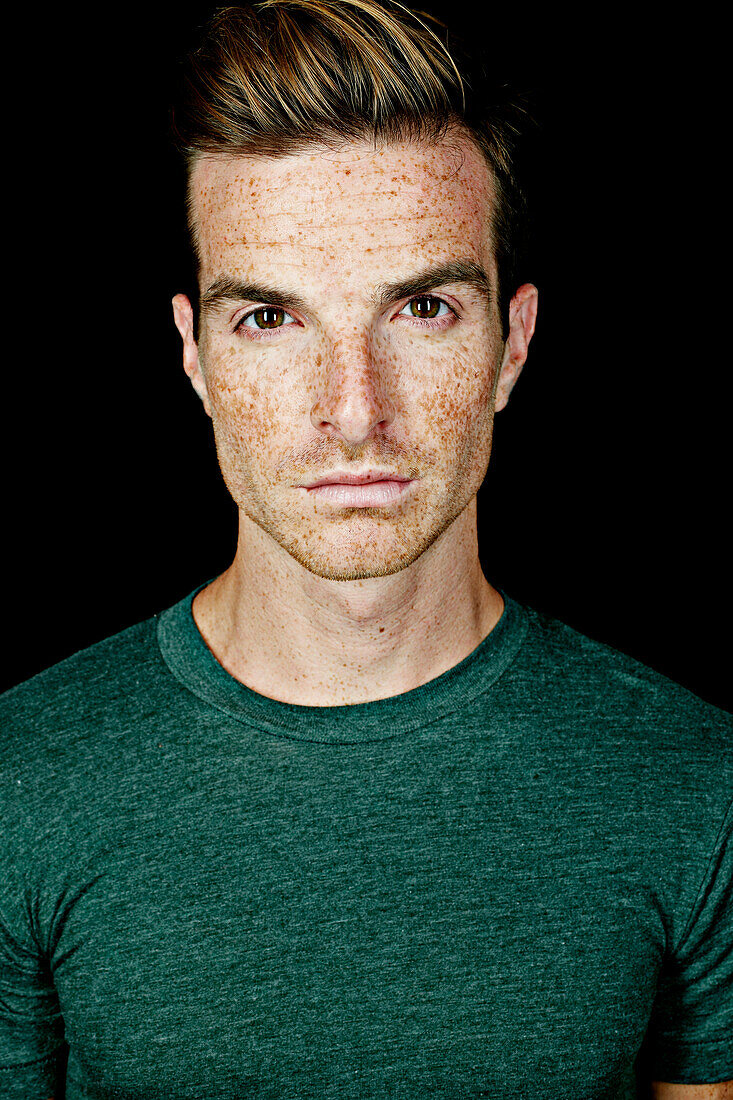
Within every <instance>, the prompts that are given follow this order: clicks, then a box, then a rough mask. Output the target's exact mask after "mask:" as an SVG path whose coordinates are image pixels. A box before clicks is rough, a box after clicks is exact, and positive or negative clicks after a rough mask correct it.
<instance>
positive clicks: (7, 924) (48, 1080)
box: [0, 872, 66, 1100]
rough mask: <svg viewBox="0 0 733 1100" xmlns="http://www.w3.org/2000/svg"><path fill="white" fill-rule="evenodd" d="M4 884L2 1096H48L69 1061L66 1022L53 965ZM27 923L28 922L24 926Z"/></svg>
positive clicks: (0, 910)
mask: <svg viewBox="0 0 733 1100" xmlns="http://www.w3.org/2000/svg"><path fill="white" fill-rule="evenodd" d="M3 878H4V881H3V883H2V884H1V888H0V1096H2V1097H3V1100H16V1098H18V1100H21V1098H22V1100H35V1098H36V1097H38V1098H39V1100H47V1098H48V1097H49V1096H51V1095H52V1094H53V1093H54V1089H55V1087H56V1085H57V1083H58V1079H59V1074H60V1072H61V1065H62V1062H63V1061H65V1053H66V1047H65V1044H64V1025H63V1020H62V1017H61V1012H60V1008H59V1002H58V997H57V995H56V990H55V989H54V987H53V982H52V977H51V973H50V968H49V967H48V965H47V964H46V962H45V960H44V959H43V957H42V954H41V952H40V951H39V949H38V947H37V945H36V944H35V942H34V940H33V936H32V933H31V928H30V921H29V920H28V919H27V917H26V918H24V914H23V910H24V909H25V906H24V905H23V900H22V897H18V896H17V894H16V896H13V894H11V891H10V883H9V881H8V876H7V875H6V874H5V872H3ZM24 926H25V927H24Z"/></svg>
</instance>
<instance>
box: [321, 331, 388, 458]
mask: <svg viewBox="0 0 733 1100" xmlns="http://www.w3.org/2000/svg"><path fill="white" fill-rule="evenodd" d="M324 361H325V371H324V373H323V374H322V375H321V376H320V377H319V380H318V390H319V396H318V398H317V400H316V402H315V404H314V405H313V407H312V409H311V414H310V417H311V424H312V425H313V427H314V428H317V429H318V431H319V432H323V434H324V435H329V436H334V437H338V438H340V439H343V440H344V442H346V443H349V444H350V445H351V446H353V447H355V446H358V444H360V443H363V442H364V441H365V440H367V439H368V438H369V436H370V435H371V434H372V433H374V432H375V431H377V430H383V429H384V428H386V427H388V426H389V425H390V424H391V423H392V421H393V420H394V418H395V407H394V404H393V403H392V401H391V400H390V398H389V395H388V393H387V389H386V386H385V378H384V369H383V367H381V366H380V364H379V363H378V362H377V361H376V357H375V355H374V354H373V350H372V347H371V341H369V340H360V341H358V342H357V341H349V342H348V344H346V343H342V344H339V345H337V346H334V347H332V348H331V349H330V354H329V355H327V356H325V357H324Z"/></svg>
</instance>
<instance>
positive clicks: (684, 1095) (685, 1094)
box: [651, 1081, 733, 1100]
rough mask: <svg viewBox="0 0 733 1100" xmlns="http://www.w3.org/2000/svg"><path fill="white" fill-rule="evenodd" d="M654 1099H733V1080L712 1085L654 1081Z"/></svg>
mask: <svg viewBox="0 0 733 1100" xmlns="http://www.w3.org/2000/svg"><path fill="white" fill-rule="evenodd" d="M651 1096H652V1100H733V1081H717V1082H715V1084H710V1085H674V1084H670V1083H669V1082H666V1081H652V1092H651Z"/></svg>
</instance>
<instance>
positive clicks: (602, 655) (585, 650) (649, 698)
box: [525, 608, 733, 729]
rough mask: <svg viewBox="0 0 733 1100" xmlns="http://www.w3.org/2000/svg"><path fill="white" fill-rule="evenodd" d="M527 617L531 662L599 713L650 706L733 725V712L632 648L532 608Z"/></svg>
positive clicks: (548, 680)
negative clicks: (631, 651)
mask: <svg viewBox="0 0 733 1100" xmlns="http://www.w3.org/2000/svg"><path fill="white" fill-rule="evenodd" d="M527 616H528V623H529V628H528V632H527V639H526V644H525V654H526V660H527V663H528V664H529V665H530V666H531V667H532V670H533V672H534V674H535V675H537V676H538V677H539V679H540V681H541V683H542V684H543V685H544V686H545V687H553V688H555V689H556V690H557V689H563V688H564V690H565V692H566V694H568V695H570V696H571V697H572V698H573V700H574V702H575V704H576V705H579V704H580V705H582V704H586V705H592V706H594V708H595V709H596V710H597V711H598V712H599V713H606V712H608V711H610V710H614V709H616V708H621V709H622V710H624V711H627V712H628V711H631V712H633V711H635V709H636V708H637V707H643V708H645V709H648V708H650V709H651V710H652V711H655V712H656V711H657V710H661V711H664V712H665V713H667V714H668V715H670V716H672V715H682V714H684V715H689V716H693V715H694V716H695V717H697V718H699V719H704V720H706V721H709V722H711V723H713V724H714V725H719V724H722V725H723V726H725V727H727V728H728V729H731V725H732V724H733V715H730V714H728V713H727V712H726V711H724V710H721V709H720V708H718V707H716V706H714V705H713V704H712V703H708V702H705V701H704V700H703V699H700V698H698V696H696V695H694V694H693V692H691V691H690V690H689V689H688V688H685V687H683V686H682V684H678V683H676V682H675V681H674V680H671V679H669V678H668V677H667V676H664V675H663V674H662V673H661V672H657V671H656V670H655V669H652V668H649V667H648V666H647V665H644V664H642V662H641V661H638V660H636V659H635V658H634V657H631V656H629V655H628V654H627V653H622V652H621V651H620V650H617V649H614V648H613V647H612V646H610V645H606V644H605V643H604V642H600V641H597V640H596V639H594V638H590V637H588V636H587V635H585V634H582V633H580V631H578V630H575V629H574V628H573V627H571V626H568V625H567V624H566V623H563V622H561V621H560V620H558V619H555V618H552V617H551V616H549V615H546V614H543V613H542V612H539V611H536V610H534V609H532V608H528V609H527Z"/></svg>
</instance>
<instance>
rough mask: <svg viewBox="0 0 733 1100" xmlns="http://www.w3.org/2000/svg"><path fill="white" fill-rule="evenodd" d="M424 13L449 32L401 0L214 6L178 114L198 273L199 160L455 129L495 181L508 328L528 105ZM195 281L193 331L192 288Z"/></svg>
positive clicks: (186, 68)
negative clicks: (195, 179) (519, 158)
mask: <svg viewBox="0 0 733 1100" xmlns="http://www.w3.org/2000/svg"><path fill="white" fill-rule="evenodd" d="M425 20H430V21H431V22H433V23H434V24H435V26H436V27H438V28H439V29H440V28H441V27H442V24H440V23H439V22H438V21H437V20H435V19H434V18H433V17H432V16H429V15H425V14H424V13H420V14H419V15H418V14H416V13H415V12H411V11H409V10H408V9H407V8H405V7H403V6H402V5H401V4H399V3H396V2H395V0H256V2H253V3H249V4H243V5H240V6H236V7H224V8H217V9H216V10H215V12H214V14H213V16H212V17H211V19H210V20H209V22H208V24H207V25H206V27H205V29H204V35H203V39H202V41H201V42H200V45H199V46H198V47H197V48H196V49H194V50H193V51H192V52H191V53H189V54H188V56H187V57H186V58H185V60H184V63H183V69H182V72H181V80H180V86H179V92H178V96H177V102H176V103H175V105H174V108H173V113H172V133H173V138H174V142H175V144H176V146H177V148H178V150H179V151H180V152H181V153H182V154H183V157H184V161H185V166H186V172H187V180H188V189H187V203H186V206H187V216H188V228H189V234H190V241H191V245H192V251H193V258H194V259H195V262H196V280H193V281H195V282H196V283H197V275H198V264H199V252H198V241H197V230H196V222H195V212H194V207H193V201H192V194H191V186H190V183H191V176H192V172H193V168H194V166H195V164H196V162H197V160H198V158H200V157H201V156H206V155H211V154H214V155H216V154H227V155H230V156H236V155H246V154H249V155H257V156H263V157H281V156H285V155H287V154H289V153H298V152H301V151H304V150H306V149H308V148H309V147H313V146H322V145H326V146H328V145H333V146H339V145H343V144H344V143H347V142H349V141H359V140H364V139H367V140H370V141H372V142H373V143H374V145H375V147H378V146H380V145H382V144H386V143H389V142H394V141H405V140H424V141H427V142H436V141H439V140H440V139H441V138H443V137H444V136H445V135H446V133H447V132H448V131H449V130H450V129H451V128H456V127H457V128H458V129H460V130H462V131H463V132H464V133H465V134H467V135H468V136H470V137H471V138H472V139H473V141H474V142H475V144H476V145H477V146H478V148H479V149H480V150H481V152H482V153H483V154H484V156H485V158H486V160H487V162H488V164H489V167H490V168H491V171H492V175H493V183H494V192H495V204H494V209H493V211H492V231H493V241H494V255H495V259H496V264H497V271H498V279H499V287H498V295H499V309H500V312H501V319H502V326H503V329H504V332H505V333H506V331H507V328H508V309H509V300H510V298H511V296H512V294H513V293H514V290H515V289H516V286H517V268H518V265H519V263H520V259H521V256H522V253H523V250H524V245H525V239H526V234H525V228H526V216H525V214H526V211H525V196H524V192H523V190H522V187H521V186H520V184H519V182H518V180H517V178H516V166H515V151H516V147H517V142H518V138H519V137H520V135H521V123H522V121H523V119H524V118H526V117H527V115H528V113H527V109H526V106H525V103H524V100H523V97H522V96H521V95H517V94H516V93H513V92H512V90H511V89H510V87H509V86H508V85H507V84H498V85H497V84H493V85H492V83H491V80H490V79H489V78H488V77H487V75H486V72H485V71H484V70H482V68H481V66H480V62H479V63H478V64H477V63H476V62H475V59H474V60H473V61H472V59H471V58H470V57H469V56H467V55H465V54H463V53H462V51H461V53H458V51H457V50H456V49H454V50H453V51H452V52H449V49H448V46H447V45H446V44H444V43H443V41H442V40H441V38H440V37H439V36H438V34H437V33H436V32H435V31H434V30H433V29H432V28H431V27H429V26H428V25H427V23H426V21H425ZM454 54H456V55H457V56H459V57H460V61H459V63H458V64H457V62H456V60H454ZM459 64H460V70H462V71H459ZM191 289H192V291H193V294H194V299H195V300H193V305H194V316H195V321H196V330H198V291H197V286H196V287H195V288H194V287H192V288H191Z"/></svg>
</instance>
